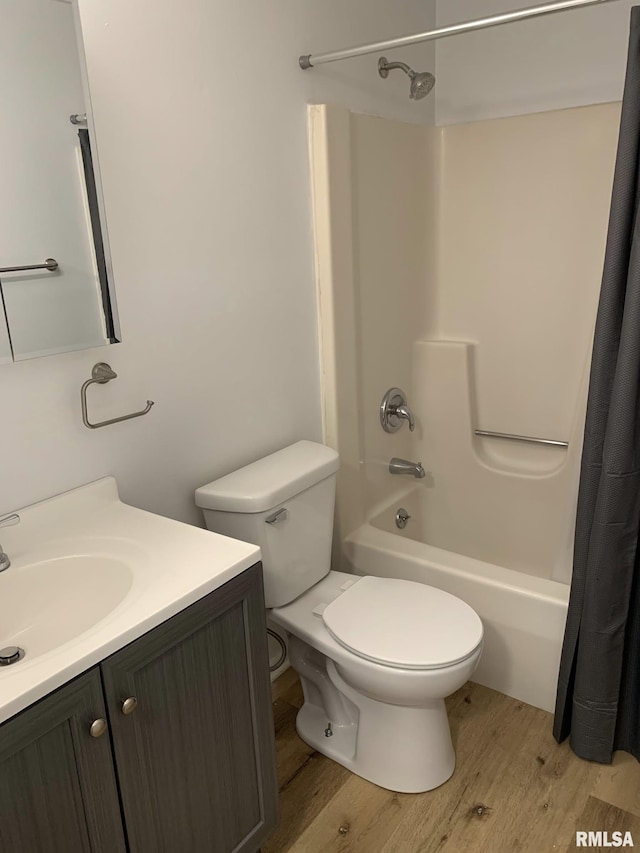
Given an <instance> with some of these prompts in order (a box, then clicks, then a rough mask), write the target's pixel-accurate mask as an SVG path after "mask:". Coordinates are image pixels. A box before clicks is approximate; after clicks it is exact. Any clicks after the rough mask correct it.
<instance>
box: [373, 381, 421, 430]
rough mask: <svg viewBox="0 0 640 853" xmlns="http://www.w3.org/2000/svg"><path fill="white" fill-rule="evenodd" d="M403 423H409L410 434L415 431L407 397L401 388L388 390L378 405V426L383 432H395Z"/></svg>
mask: <svg viewBox="0 0 640 853" xmlns="http://www.w3.org/2000/svg"><path fill="white" fill-rule="evenodd" d="M403 421H408V422H409V429H410V430H411V432H413V430H414V429H415V420H414V417H413V412H412V411H411V409H410V408H409V406H408V405H407V395H406V394H405V393H404V391H403V390H402V389H401V388H389V390H388V391H387V393H386V394H385V395H384V397H383V398H382V402H381V403H380V424H381V426H382V429H383V430H384V431H385V432H397V431H398V430H399V429H400V427H401V426H402V422H403Z"/></svg>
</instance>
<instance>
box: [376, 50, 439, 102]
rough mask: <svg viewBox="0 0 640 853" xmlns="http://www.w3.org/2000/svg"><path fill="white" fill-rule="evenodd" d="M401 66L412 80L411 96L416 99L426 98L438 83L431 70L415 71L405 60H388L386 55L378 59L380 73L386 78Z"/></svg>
mask: <svg viewBox="0 0 640 853" xmlns="http://www.w3.org/2000/svg"><path fill="white" fill-rule="evenodd" d="M396 68H399V69H400V70H401V71H404V73H405V74H406V75H407V77H408V78H409V79H410V80H411V89H410V91H409V97H410V98H413V100H414V101H419V100H421V99H422V98H426V96H427V95H428V94H429V92H430V91H431V90H432V89H433V87H434V86H435V85H436V78H435V77H434V76H433V74H431V73H430V72H429V71H421V72H417V71H414V70H413V68H410V67H409V66H408V65H407V64H406V63H404V62H388V61H387V58H386V57H385V56H381V57H380V59H379V60H378V73H379V74H380V76H381V77H382V78H384V79H386V78H387V77H388V76H389V72H390V71H393V70H394V69H396Z"/></svg>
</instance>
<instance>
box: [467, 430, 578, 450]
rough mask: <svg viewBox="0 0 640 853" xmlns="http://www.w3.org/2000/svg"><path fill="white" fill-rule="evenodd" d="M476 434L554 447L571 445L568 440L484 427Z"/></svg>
mask: <svg viewBox="0 0 640 853" xmlns="http://www.w3.org/2000/svg"><path fill="white" fill-rule="evenodd" d="M475 434H476V435H480V436H482V437H483V438H504V439H506V440H507V441H526V442H527V443H528V444H547V445H551V446H552V447H569V442H568V441H553V440H552V439H550V438H531V436H529V435H511V434H510V433H508V432H487V431H486V430H484V429H477V430H476V431H475Z"/></svg>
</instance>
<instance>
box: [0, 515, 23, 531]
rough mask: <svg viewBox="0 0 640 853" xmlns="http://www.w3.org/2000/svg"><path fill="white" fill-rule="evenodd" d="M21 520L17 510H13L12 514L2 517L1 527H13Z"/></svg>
mask: <svg viewBox="0 0 640 853" xmlns="http://www.w3.org/2000/svg"><path fill="white" fill-rule="evenodd" d="M19 521H20V516H19V515H18V513H17V512H12V513H11V515H5V517H4V518H0V527H12V526H13V525H14V524H18V523H19Z"/></svg>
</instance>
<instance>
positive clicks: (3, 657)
mask: <svg viewBox="0 0 640 853" xmlns="http://www.w3.org/2000/svg"><path fill="white" fill-rule="evenodd" d="M23 657H24V649H21V648H20V646H7V647H6V649H0V666H11V664H12V663H18V661H19V660H22V658H23Z"/></svg>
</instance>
